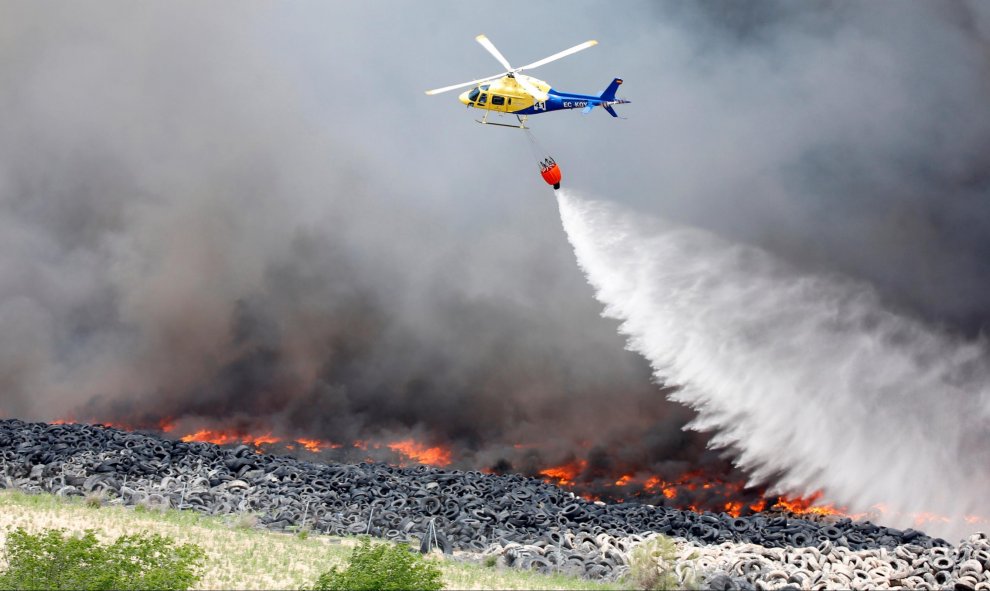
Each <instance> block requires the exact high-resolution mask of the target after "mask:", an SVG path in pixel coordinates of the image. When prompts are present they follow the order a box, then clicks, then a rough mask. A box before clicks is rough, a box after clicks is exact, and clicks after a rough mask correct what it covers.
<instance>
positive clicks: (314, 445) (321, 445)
mask: <svg viewBox="0 0 990 591" xmlns="http://www.w3.org/2000/svg"><path fill="white" fill-rule="evenodd" d="M296 443H298V444H299V445H301V446H303V447H304V448H306V450H308V451H311V452H313V453H319V452H321V451H323V450H325V449H339V448H340V447H341V445H340V444H339V443H330V442H329V441H323V440H320V439H306V438H304V437H301V438H299V439H296ZM292 448H295V446H292Z"/></svg>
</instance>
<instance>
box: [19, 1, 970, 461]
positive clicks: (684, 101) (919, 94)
mask: <svg viewBox="0 0 990 591" xmlns="http://www.w3.org/2000/svg"><path fill="white" fill-rule="evenodd" d="M479 33H485V34H486V35H487V36H488V37H489V38H490V39H491V40H492V41H493V42H494V43H495V45H496V46H497V47H498V48H499V49H500V50H501V51H502V53H503V54H505V56H506V57H507V58H508V59H509V60H510V62H512V63H513V64H524V63H528V62H531V61H534V60H537V59H540V58H542V57H544V56H547V55H550V54H552V53H554V52H556V51H559V50H561V49H564V48H567V47H570V46H572V45H575V44H577V43H580V42H582V41H585V40H587V39H596V40H598V41H599V45H598V46H596V47H594V48H591V49H589V50H586V51H583V52H581V53H578V54H576V55H574V56H571V57H568V58H566V59H563V60H560V61H558V62H555V63H552V64H548V65H546V66H544V67H542V68H540V69H539V70H534V71H532V72H529V73H530V74H531V75H533V76H535V77H537V78H540V79H543V80H546V81H548V82H549V83H550V84H551V85H552V86H553V87H554V88H558V89H563V90H567V91H573V92H581V93H598V92H601V91H602V90H604V88H605V86H607V84H608V83H609V82H610V81H611V80H612V78H614V77H620V78H623V79H624V81H625V84H624V85H623V86H622V88H621V90H620V92H619V96H620V97H623V98H627V99H630V100H631V101H632V103H631V104H629V105H622V106H619V107H618V109H619V110H620V111H621V114H622V115H623V117H625V119H613V118H611V117H609V116H607V115H606V114H605V113H602V112H600V111H596V112H592V113H591V114H588V115H582V114H580V113H579V112H577V111H574V112H558V113H550V114H546V115H540V116H538V117H534V118H533V119H532V120H531V123H532V128H533V132H534V133H535V135H536V137H537V138H538V140H539V141H540V143H541V144H542V145H543V146H544V147H545V148H546V149H547V151H549V152H550V154H552V155H553V157H554V158H555V159H556V160H557V162H558V163H560V166H561V169H562V171H563V183H564V185H565V186H567V187H569V188H575V189H579V190H581V191H582V192H584V193H586V194H589V195H594V196H595V197H596V198H598V199H604V200H608V201H612V202H615V203H618V204H620V205H622V206H624V207H627V208H630V209H632V210H637V211H642V212H644V213H648V214H650V215H656V216H659V217H662V218H665V219H669V220H671V221H674V222H677V223H682V224H687V225H690V226H695V227H698V228H702V229H705V230H707V231H710V232H713V233H714V234H717V235H719V236H721V237H723V238H725V239H727V240H730V241H732V242H738V243H743V244H749V245H753V246H757V247H761V248H764V249H766V250H767V251H769V252H771V253H773V254H774V255H775V256H778V257H780V258H782V259H785V260H787V261H788V262H789V263H791V264H793V265H795V266H797V267H799V268H802V269H807V270H811V271H815V272H817V273H824V274H829V273H834V274H836V275H841V276H845V277H850V278H853V279H855V280H858V281H863V282H865V283H867V284H869V285H871V286H873V287H874V288H875V289H876V290H877V292H878V294H879V297H880V298H881V299H882V301H883V302H884V305H886V306H888V307H889V308H890V309H892V310H897V311H898V312H899V313H903V314H906V315H909V316H911V317H916V318H918V319H920V320H922V321H924V322H926V323H931V324H933V325H938V326H942V327H945V329H946V330H948V331H951V332H954V333H958V334H959V335H962V336H963V337H964V338H969V339H977V338H983V337H982V334H983V331H984V330H985V328H986V327H987V326H988V323H990V307H988V305H987V302H988V299H987V297H986V295H985V294H986V293H987V287H988V285H990V256H988V255H990V231H988V230H990V206H988V203H987V200H988V199H990V110H988V109H987V107H986V105H988V104H990V9H988V8H987V6H986V5H985V4H982V3H979V2H912V3H909V4H902V3H898V4H896V5H895V4H888V3H867V2H804V3H791V2H748V3H735V2H694V3H685V2H624V3H621V4H615V3H604V2H540V3H532V2H525V3H524V2H507V3H503V4H500V5H499V7H498V8H497V9H495V8H490V7H487V6H485V7H479V6H476V5H472V4H468V3H458V2H430V3H413V2H389V3H378V2H364V3H356V2H348V3H345V2H291V3H250V2H249V3H242V2H238V3H233V2H217V3H210V4H208V5H203V4H199V3H190V2H168V3H165V2H148V3H129V2H100V3H87V4H73V5H65V4H63V3H56V2H46V1H40V2H34V1H32V2H27V1H12V2H4V3H3V4H2V5H0V109H2V112H3V113H4V114H5V116H4V117H3V118H0V229H2V231H0V244H2V247H0V386H2V391H3V394H2V396H0V412H3V413H5V414H7V415H13V416H20V417H24V418H31V419H45V420H51V419H55V418H62V417H64V416H66V415H70V414H71V415H75V416H79V417H108V418H130V419H132V420H151V419H153V418H162V417H163V416H165V415H169V416H179V417H186V419H187V420H189V421H192V422H195V421H201V422H203V423H204V424H210V423H215V422H217V421H231V420H237V421H242V422H243V423H244V424H245V425H247V426H249V427H250V426H252V425H255V424H257V423H259V422H268V423H272V422H273V423H275V424H277V425H280V426H282V427H283V428H286V429H292V430H295V431H296V432H298V433H300V434H304V433H305V434H309V435H313V436H322V437H327V438H335V439H340V440H347V439H355V438H358V437H362V436H366V435H369V434H376V433H380V434H387V433H407V432H410V431H412V432H415V433H419V434H420V435H422V436H423V437H426V438H434V439H436V440H441V441H446V442H454V443H455V444H456V445H457V446H458V447H460V448H462V449H463V450H464V452H465V453H472V454H476V456H477V458H478V460H477V461H478V462H491V461H495V460H496V459H498V458H499V457H500V454H503V451H502V449H501V447H500V446H511V444H512V443H529V442H538V443H540V444H541V445H543V448H544V449H546V450H547V451H546V454H547V457H546V458H543V459H549V457H550V456H553V457H554V458H555V459H560V458H562V457H564V456H566V454H567V453H572V452H573V450H574V449H576V448H581V449H587V448H588V447H589V446H590V447H592V448H594V447H595V446H598V447H600V448H602V449H606V450H608V454H606V455H610V457H614V458H620V459H623V461H629V462H632V463H637V464H653V465H655V466H657V467H658V469H661V468H662V469H669V470H670V471H676V470H682V469H684V468H685V467H686V466H689V465H692V464H699V463H705V462H712V463H717V462H718V461H719V460H718V459H717V458H715V456H713V455H712V454H709V453H708V452H705V451H704V446H705V439H704V438H703V437H702V436H699V435H697V434H693V433H684V432H682V431H681V430H680V427H681V426H682V425H683V424H685V423H686V422H687V421H688V420H689V419H690V416H691V413H690V412H689V411H687V410H685V409H684V408H682V407H680V406H679V405H677V404H674V403H670V402H667V401H665V400H664V396H663V391H662V390H661V389H660V388H659V387H658V385H657V384H655V383H654V382H653V381H652V378H651V375H650V370H649V367H648V365H647V364H646V362H645V361H644V360H643V359H641V358H640V357H639V356H637V355H636V354H634V353H632V352H630V351H627V350H625V344H624V341H623V339H622V338H621V337H620V336H619V335H618V334H617V333H616V326H617V323H616V322H615V321H613V320H609V319H606V318H602V317H601V306H600V305H599V304H598V303H597V302H596V301H595V300H594V297H593V295H594V294H593V291H592V289H591V288H590V287H589V286H588V285H587V284H586V282H585V279H584V277H583V275H582V274H581V272H580V270H579V269H578V268H577V266H576V265H575V262H574V255H573V252H572V251H571V249H570V246H569V245H568V243H567V240H566V237H565V236H564V235H563V232H562V231H561V225H560V220H559V218H558V212H557V208H556V203H555V202H554V200H553V199H552V192H550V191H549V189H548V187H547V186H546V185H545V184H544V183H543V181H542V179H540V177H539V175H538V169H537V167H536V166H535V162H534V161H533V156H532V153H531V152H530V150H529V147H528V143H527V142H526V140H525V137H523V135H522V134H520V133H518V132H515V131H513V130H509V129H503V128H497V127H482V126H480V125H477V124H476V123H474V121H473V119H474V118H475V117H476V116H477V113H476V112H473V111H469V110H467V109H465V108H464V106H463V105H461V104H460V103H459V102H458V101H457V99H456V94H457V93H456V92H455V93H450V94H446V95H439V96H426V95H425V94H424V91H425V90H427V89H430V88H436V87H439V86H444V85H447V84H453V83H456V82H460V81H467V80H471V79H474V78H478V77H481V76H488V75H492V74H496V73H498V72H499V70H500V66H499V64H498V63H497V62H496V61H495V60H494V59H493V58H492V57H491V56H490V55H488V54H487V53H486V52H485V51H484V50H483V49H482V48H481V47H480V46H479V45H478V44H477V43H476V42H475V41H474V37H475V36H476V35H478V34H479ZM740 305H741V306H745V302H740ZM582 446H583V447H582ZM557 448H559V449H557ZM668 464H670V466H668Z"/></svg>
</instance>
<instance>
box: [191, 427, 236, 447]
mask: <svg viewBox="0 0 990 591" xmlns="http://www.w3.org/2000/svg"><path fill="white" fill-rule="evenodd" d="M180 439H181V440H182V441H185V442H187V443H188V442H190V441H202V442H204V443H214V444H216V445H227V444H229V443H237V442H238V441H240V439H239V438H238V437H237V436H236V435H234V434H233V433H227V432H224V431H213V430H211V429H200V430H199V431H196V432H195V433H190V434H189V435H183V436H182V437H181V438H180Z"/></svg>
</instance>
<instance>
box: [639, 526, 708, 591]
mask: <svg viewBox="0 0 990 591" xmlns="http://www.w3.org/2000/svg"><path fill="white" fill-rule="evenodd" d="M676 561H677V546H676V545H675V544H674V541H673V540H671V539H670V538H668V537H667V536H657V537H655V538H652V539H649V540H646V541H644V542H642V543H641V544H639V545H638V546H636V547H635V548H634V549H633V551H632V553H631V555H630V557H629V578H630V579H631V582H632V583H633V584H634V585H635V586H636V587H637V588H638V589H646V590H647V591H665V590H667V589H690V588H694V587H695V586H696V584H697V583H696V582H695V581H694V580H685V581H681V580H679V578H678V576H677V574H676V573H675V572H674V566H675V565H676Z"/></svg>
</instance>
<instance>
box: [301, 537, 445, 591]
mask: <svg viewBox="0 0 990 591" xmlns="http://www.w3.org/2000/svg"><path fill="white" fill-rule="evenodd" d="M440 578H441V572H440V569H439V568H438V567H437V566H436V565H435V564H431V563H430V562H427V561H426V560H424V559H423V557H422V556H420V555H419V554H415V553H413V552H410V551H409V548H408V547H407V546H404V545H401V544H400V545H393V544H372V543H371V540H369V539H367V538H365V539H363V540H362V541H361V544H360V545H358V546H357V547H355V548H354V552H353V553H352V554H351V558H350V562H349V563H348V565H347V567H346V568H345V569H343V570H338V569H337V567H334V568H332V569H330V570H329V571H328V572H325V573H323V574H322V575H320V578H319V579H317V581H316V586H315V587H313V589H314V590H315V591H344V590H354V591H375V590H381V591H398V590H405V589H418V590H423V591H438V590H439V589H443V583H442V581H441V580H440Z"/></svg>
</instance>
